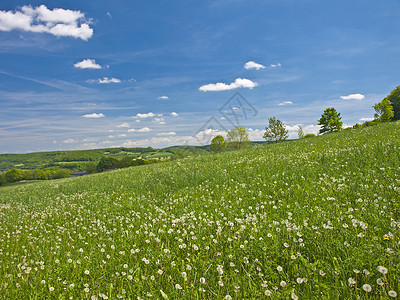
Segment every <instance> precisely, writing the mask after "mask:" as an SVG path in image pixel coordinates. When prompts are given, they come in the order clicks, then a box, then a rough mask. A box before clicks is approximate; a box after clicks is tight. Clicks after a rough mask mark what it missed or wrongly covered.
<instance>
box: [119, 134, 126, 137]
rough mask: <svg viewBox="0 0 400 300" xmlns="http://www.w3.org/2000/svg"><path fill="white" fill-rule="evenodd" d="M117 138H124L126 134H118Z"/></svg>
mask: <svg viewBox="0 0 400 300" xmlns="http://www.w3.org/2000/svg"><path fill="white" fill-rule="evenodd" d="M118 137H126V134H124V133H123V134H120V135H119V136H118Z"/></svg>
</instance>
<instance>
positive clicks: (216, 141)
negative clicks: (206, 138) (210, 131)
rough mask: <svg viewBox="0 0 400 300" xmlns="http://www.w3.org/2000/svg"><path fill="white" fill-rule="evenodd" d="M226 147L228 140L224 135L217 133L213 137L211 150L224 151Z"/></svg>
mask: <svg viewBox="0 0 400 300" xmlns="http://www.w3.org/2000/svg"><path fill="white" fill-rule="evenodd" d="M225 149H226V141H225V139H224V137H223V136H222V135H217V136H216V137H215V138H213V139H212V141H211V145H210V150H211V151H212V152H222V151H224V150H225Z"/></svg>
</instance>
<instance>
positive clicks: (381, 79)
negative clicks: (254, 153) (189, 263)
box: [0, 0, 400, 153]
mask: <svg viewBox="0 0 400 300" xmlns="http://www.w3.org/2000/svg"><path fill="white" fill-rule="evenodd" d="M399 50H400V1H398V0H386V1H370V0H362V1H358V0H354V1H342V0H339V1H321V0H282V1H273V0H213V1H208V0H202V1H187V0H185V1H184V0H179V1H178V0H170V1H132V0H129V1H128V0H118V1H102V0H96V1H94V0H87V1H75V0H65V1H59V0H52V1H47V2H46V1H20V0H18V1H15V0H13V1H9V0H2V1H1V3H0V107H1V109H0V153H23V152H34V151H48V150H69V149H92V148H105V147H117V146H125V147H136V146H152V147H166V146H172V145H184V144H190V145H199V144H202V143H206V142H208V141H209V139H210V138H212V137H213V136H215V135H217V134H220V133H222V134H224V133H226V130H229V129H230V128H232V127H233V126H234V125H241V126H244V127H246V129H247V130H248V132H249V133H250V137H251V139H252V140H262V135H263V131H264V128H265V126H266V125H267V118H268V117H272V116H275V117H277V118H279V119H281V120H282V121H283V122H284V123H285V124H286V125H287V126H288V129H289V130H290V135H291V137H293V138H295V137H296V136H297V126H298V125H299V124H301V126H302V127H303V129H304V131H305V132H306V133H316V132H318V126H317V119H319V117H320V116H321V114H322V112H323V110H324V109H325V108H327V107H332V106H333V107H335V108H336V109H337V110H338V111H339V112H340V113H341V115H342V117H343V119H342V121H343V122H344V124H345V125H347V126H349V125H353V124H355V123H357V122H358V123H360V122H362V120H367V119H369V118H371V117H373V113H374V112H373V109H372V105H373V104H374V103H376V102H379V101H381V100H382V99H383V98H384V97H385V96H386V95H387V94H389V93H390V91H391V90H392V89H394V88H395V87H396V86H397V85H399V84H400V76H399V75H400V71H399V70H400V59H399V57H400V55H399ZM236 92H239V93H240V95H237V94H236ZM235 95H236V96H235ZM241 96H242V97H243V98H244V99H245V100H243V98H241ZM231 97H233V98H232V100H231V102H229V100H230V99H231ZM238 99H239V100H238ZM227 102H228V103H227ZM225 104H226V105H225ZM224 105H225V106H224ZM222 107H224V108H225V109H226V108H228V109H230V110H231V112H234V113H235V114H237V115H236V116H237V117H232V115H229V114H227V113H226V111H225V114H224V111H223V110H221V108H222ZM243 112H244V114H243Z"/></svg>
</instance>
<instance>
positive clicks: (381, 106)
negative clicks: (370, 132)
mask: <svg viewBox="0 0 400 300" xmlns="http://www.w3.org/2000/svg"><path fill="white" fill-rule="evenodd" d="M373 108H374V109H375V114H374V118H375V120H377V121H378V122H380V123H385V122H390V120H391V119H392V118H393V116H394V112H393V106H392V104H390V101H389V99H387V98H385V99H383V100H382V101H381V102H378V103H376V104H375V105H374V106H373Z"/></svg>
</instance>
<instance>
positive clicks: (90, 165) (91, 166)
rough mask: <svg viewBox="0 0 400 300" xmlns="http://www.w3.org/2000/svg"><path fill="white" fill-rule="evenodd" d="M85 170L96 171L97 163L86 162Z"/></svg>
mask: <svg viewBox="0 0 400 300" xmlns="http://www.w3.org/2000/svg"><path fill="white" fill-rule="evenodd" d="M84 170H85V172H87V173H96V171H97V166H96V164H95V163H94V162H88V163H86V164H85V168H84Z"/></svg>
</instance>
